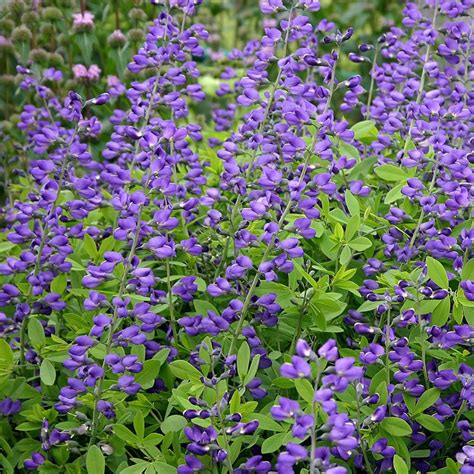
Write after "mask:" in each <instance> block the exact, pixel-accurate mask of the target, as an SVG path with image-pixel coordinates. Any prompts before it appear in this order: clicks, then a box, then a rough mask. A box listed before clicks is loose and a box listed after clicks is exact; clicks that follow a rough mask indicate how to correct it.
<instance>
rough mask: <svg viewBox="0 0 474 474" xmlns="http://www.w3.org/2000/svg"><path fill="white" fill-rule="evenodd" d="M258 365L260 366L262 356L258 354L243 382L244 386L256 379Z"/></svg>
mask: <svg viewBox="0 0 474 474" xmlns="http://www.w3.org/2000/svg"><path fill="white" fill-rule="evenodd" d="M258 364H260V354H257V355H256V356H255V357H254V358H253V359H252V363H251V364H250V369H249V371H248V373H247V375H246V376H245V379H244V381H243V384H244V385H247V384H248V383H250V382H251V381H252V380H253V379H254V378H255V375H256V373H257V370H258Z"/></svg>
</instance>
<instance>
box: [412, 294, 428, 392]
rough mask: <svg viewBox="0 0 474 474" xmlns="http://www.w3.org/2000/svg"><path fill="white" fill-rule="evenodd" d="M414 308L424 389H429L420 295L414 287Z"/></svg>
mask: <svg viewBox="0 0 474 474" xmlns="http://www.w3.org/2000/svg"><path fill="white" fill-rule="evenodd" d="M415 305H416V306H415V308H416V317H417V319H418V328H419V332H420V347H421V361H422V363H423V377H424V379H425V387H429V379H428V370H427V369H426V337H425V336H426V335H425V329H424V328H423V321H422V319H421V311H420V295H419V288H418V286H417V287H416V294H415Z"/></svg>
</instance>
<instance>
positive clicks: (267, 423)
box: [252, 413, 283, 433]
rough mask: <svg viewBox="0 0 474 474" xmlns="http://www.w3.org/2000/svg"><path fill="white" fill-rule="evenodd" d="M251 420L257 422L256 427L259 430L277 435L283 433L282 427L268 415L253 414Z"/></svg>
mask: <svg viewBox="0 0 474 474" xmlns="http://www.w3.org/2000/svg"><path fill="white" fill-rule="evenodd" d="M252 419H253V420H257V421H258V427H259V428H260V429H261V430H266V431H276V432H277V433H279V432H281V431H283V427H282V426H281V425H280V424H279V423H277V422H276V421H275V420H274V419H273V418H272V417H271V416H269V415H263V414H262V413H254V414H253V415H252Z"/></svg>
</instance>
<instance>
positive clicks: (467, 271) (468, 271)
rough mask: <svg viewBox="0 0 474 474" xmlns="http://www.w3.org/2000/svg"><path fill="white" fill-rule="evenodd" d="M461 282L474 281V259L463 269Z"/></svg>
mask: <svg viewBox="0 0 474 474" xmlns="http://www.w3.org/2000/svg"><path fill="white" fill-rule="evenodd" d="M461 280H474V258H472V259H471V260H469V261H468V262H466V264H465V265H464V266H463V267H462V272H461Z"/></svg>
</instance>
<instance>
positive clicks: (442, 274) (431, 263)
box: [426, 257, 449, 289]
mask: <svg viewBox="0 0 474 474" xmlns="http://www.w3.org/2000/svg"><path fill="white" fill-rule="evenodd" d="M426 265H427V267H428V272H427V277H428V278H431V279H432V280H433V281H434V282H435V283H436V284H437V285H438V286H439V287H440V288H444V289H446V288H449V280H448V275H447V274H446V270H445V269H444V266H443V264H442V263H440V262H438V260H435V259H434V258H433V257H426Z"/></svg>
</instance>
